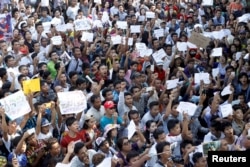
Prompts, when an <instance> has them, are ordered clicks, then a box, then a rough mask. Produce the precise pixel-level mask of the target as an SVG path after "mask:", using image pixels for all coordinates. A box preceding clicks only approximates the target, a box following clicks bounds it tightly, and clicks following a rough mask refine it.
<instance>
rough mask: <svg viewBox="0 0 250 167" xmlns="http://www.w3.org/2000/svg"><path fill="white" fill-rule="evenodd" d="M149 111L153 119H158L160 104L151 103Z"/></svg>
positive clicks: (156, 102)
mask: <svg viewBox="0 0 250 167" xmlns="http://www.w3.org/2000/svg"><path fill="white" fill-rule="evenodd" d="M149 110H150V114H151V115H152V116H153V117H156V116H157V115H158V114H159V112H160V109H159V102H158V101H152V102H151V103H149Z"/></svg>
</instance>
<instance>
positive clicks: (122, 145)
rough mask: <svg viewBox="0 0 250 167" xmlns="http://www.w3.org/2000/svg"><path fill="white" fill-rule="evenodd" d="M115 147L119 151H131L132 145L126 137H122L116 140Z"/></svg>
mask: <svg viewBox="0 0 250 167" xmlns="http://www.w3.org/2000/svg"><path fill="white" fill-rule="evenodd" d="M117 147H118V149H119V150H120V151H121V152H126V153H128V152H129V151H131V149H132V146H131V143H130V141H129V140H128V138H127V137H122V138H119V139H118V140H117Z"/></svg>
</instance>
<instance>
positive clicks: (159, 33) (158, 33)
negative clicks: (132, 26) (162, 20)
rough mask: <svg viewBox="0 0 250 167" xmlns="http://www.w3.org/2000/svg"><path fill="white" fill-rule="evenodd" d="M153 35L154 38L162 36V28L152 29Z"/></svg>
mask: <svg viewBox="0 0 250 167" xmlns="http://www.w3.org/2000/svg"><path fill="white" fill-rule="evenodd" d="M154 36H155V37H156V38H158V39H159V38H160V37H164V29H162V28H160V29H156V30H154Z"/></svg>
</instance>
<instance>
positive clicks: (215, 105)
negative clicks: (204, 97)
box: [208, 97, 220, 111]
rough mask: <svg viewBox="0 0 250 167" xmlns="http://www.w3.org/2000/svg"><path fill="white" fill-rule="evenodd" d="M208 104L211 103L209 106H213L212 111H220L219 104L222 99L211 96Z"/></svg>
mask: <svg viewBox="0 0 250 167" xmlns="http://www.w3.org/2000/svg"><path fill="white" fill-rule="evenodd" d="M208 104H209V107H210V108H211V110H212V111H218V109H219V105H220V101H219V100H217V99H215V98H213V97H211V98H210V99H209V100H208Z"/></svg>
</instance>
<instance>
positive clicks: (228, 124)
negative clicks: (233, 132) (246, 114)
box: [221, 121, 232, 132]
mask: <svg viewBox="0 0 250 167" xmlns="http://www.w3.org/2000/svg"><path fill="white" fill-rule="evenodd" d="M228 127H232V123H231V122H229V121H224V122H223V123H222V125H221V131H222V132H223V131H224V130H225V129H226V128H228Z"/></svg>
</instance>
